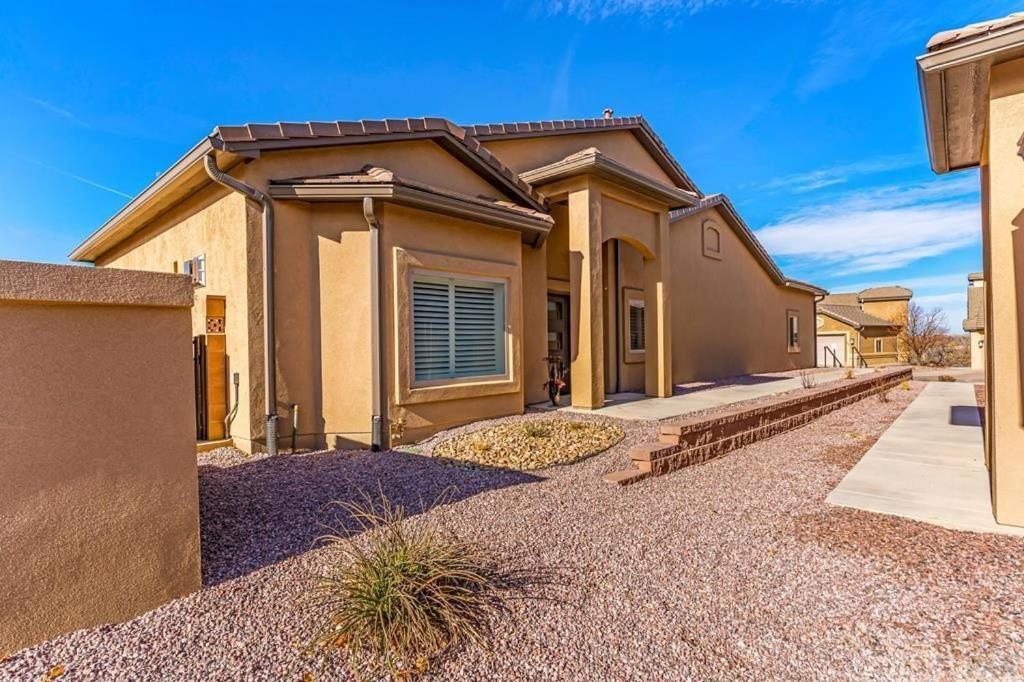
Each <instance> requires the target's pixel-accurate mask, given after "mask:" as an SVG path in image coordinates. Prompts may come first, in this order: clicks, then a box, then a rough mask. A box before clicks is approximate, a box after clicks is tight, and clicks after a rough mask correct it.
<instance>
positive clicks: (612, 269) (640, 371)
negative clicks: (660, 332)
mask: <svg viewBox="0 0 1024 682" xmlns="http://www.w3.org/2000/svg"><path fill="white" fill-rule="evenodd" d="M652 257H653V254H651V253H650V251H649V250H648V249H647V248H645V247H644V246H643V245H642V244H639V243H637V242H635V241H632V240H629V239H619V238H612V239H608V240H607V241H605V242H604V243H603V244H602V246H601V258H602V263H601V264H602V268H601V276H602V289H603V294H604V295H603V300H602V304H603V312H604V316H603V317H604V338H603V343H604V377H605V387H604V388H605V392H606V393H609V394H614V393H645V392H646V389H647V386H646V371H645V361H646V353H647V341H648V337H647V329H646V327H647V304H646V283H645V279H646V276H645V272H644V270H645V262H646V261H649V260H652Z"/></svg>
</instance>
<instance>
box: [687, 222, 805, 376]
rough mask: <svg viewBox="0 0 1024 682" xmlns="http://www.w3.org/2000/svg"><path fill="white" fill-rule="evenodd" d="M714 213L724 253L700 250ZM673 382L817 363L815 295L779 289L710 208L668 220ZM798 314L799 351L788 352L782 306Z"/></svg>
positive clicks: (779, 369) (784, 309)
mask: <svg viewBox="0 0 1024 682" xmlns="http://www.w3.org/2000/svg"><path fill="white" fill-rule="evenodd" d="M709 218H710V219H713V220H714V221H715V223H716V224H717V225H718V227H719V228H720V233H721V236H722V259H721V260H716V259H713V258H709V257H707V256H705V255H704V253H703V248H702V234H701V224H702V222H703V221H704V220H706V219H709ZM670 230H671V241H672V273H673V280H672V293H671V296H672V306H673V307H672V321H673V332H672V341H673V350H672V358H673V371H672V375H673V381H674V382H675V383H677V384H678V383H685V382H689V381H694V380H700V379H711V378H716V377H725V376H734V375H738V374H750V373H752V372H770V371H781V370H789V369H794V368H801V367H813V366H814V364H815V358H814V355H815V341H814V326H815V316H814V296H813V295H812V294H810V293H808V292H803V291H798V290H795V289H787V288H782V287H779V286H778V285H776V284H775V283H774V282H773V281H772V280H771V278H770V277H769V276H768V274H767V272H765V270H764V269H763V268H762V267H761V265H760V264H759V263H758V262H757V260H756V259H755V258H754V257H753V255H751V253H750V252H749V251H748V250H747V248H746V246H745V245H744V244H743V242H741V241H740V240H739V238H738V237H737V236H736V234H735V233H734V232H733V230H732V229H731V228H730V227H729V224H728V223H727V222H726V220H725V219H724V218H723V217H722V216H721V215H720V214H719V213H718V211H717V210H716V209H709V210H708V211H703V212H701V213H699V214H697V215H693V216H688V217H686V218H683V219H681V220H678V221H675V222H673V223H672V225H671V227H670ZM790 309H793V310H797V311H798V313H799V319H800V322H799V332H800V352H798V353H790V352H788V350H787V329H786V324H787V322H786V311H787V310H790Z"/></svg>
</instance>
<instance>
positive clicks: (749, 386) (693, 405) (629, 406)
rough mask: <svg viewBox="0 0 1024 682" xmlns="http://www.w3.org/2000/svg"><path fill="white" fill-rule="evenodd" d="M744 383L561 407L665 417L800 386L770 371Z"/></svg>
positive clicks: (824, 378)
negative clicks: (592, 406)
mask: <svg viewBox="0 0 1024 682" xmlns="http://www.w3.org/2000/svg"><path fill="white" fill-rule="evenodd" d="M871 371H872V370H869V369H856V370H854V373H855V374H856V375H858V376H859V375H861V374H869V373H870V372H871ZM845 375H846V370H845V369H840V370H837V371H831V372H821V371H818V372H815V373H814V379H815V381H816V382H817V384H819V385H820V384H824V383H826V382H829V381H835V380H836V379H839V378H842V377H843V376H845ZM746 379H747V380H748V383H743V384H736V385H731V386H719V387H717V388H706V389H698V390H694V391H691V392H689V393H685V394H683V395H674V396H672V397H671V398H648V397H647V396H645V395H644V394H643V393H616V394H613V395H609V396H607V397H606V399H605V406H604V407H601V408H598V409H596V410H580V409H577V408H574V407H562V408H558V409H559V410H565V411H567V412H585V413H587V414H600V415H603V416H606V417H616V418H618V419H668V418H669V417H678V416H680V415H684V414H688V413H690V412H697V411H698V410H705V409H707V408H709V407H720V406H722V405H731V404H732V403H738V402H742V401H744V400H750V399H752V398H760V397H762V396H767V395H775V394H776V393H784V392H786V391H792V390H794V389H797V388H800V387H801V384H800V377H798V376H797V377H779V376H773V375H771V374H753V375H751V376H750V377H746Z"/></svg>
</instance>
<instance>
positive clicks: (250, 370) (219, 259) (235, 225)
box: [96, 185, 263, 451]
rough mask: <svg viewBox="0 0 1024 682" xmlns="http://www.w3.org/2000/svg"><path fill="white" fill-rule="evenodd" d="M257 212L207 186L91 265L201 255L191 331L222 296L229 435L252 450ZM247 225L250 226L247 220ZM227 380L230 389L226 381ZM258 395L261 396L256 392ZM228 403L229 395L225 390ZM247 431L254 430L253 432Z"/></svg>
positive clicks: (158, 266) (258, 362)
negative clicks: (202, 279)
mask: <svg viewBox="0 0 1024 682" xmlns="http://www.w3.org/2000/svg"><path fill="white" fill-rule="evenodd" d="M251 213H258V211H254V210H253V209H252V208H251V207H249V206H247V204H246V200H245V199H244V198H243V197H242V196H241V195H240V194H236V193H233V192H228V190H226V189H224V188H221V187H219V186H215V185H211V186H208V187H206V188H204V189H203V190H200V191H199V192H197V193H196V194H194V195H193V196H192V197H190V198H189V199H188V200H187V201H185V202H183V203H181V204H178V205H177V206H175V207H174V208H172V209H171V210H169V211H167V212H165V213H163V214H162V215H160V216H159V217H158V218H157V219H155V220H154V221H153V222H151V223H150V224H148V225H146V226H145V227H144V228H143V229H141V230H139V231H138V232H137V233H136V234H135V235H133V236H132V237H131V238H130V239H128V240H127V241H125V242H124V243H122V244H120V245H118V246H117V247H116V248H115V249H114V250H112V251H110V252H108V253H106V254H104V255H103V256H102V257H101V258H99V259H97V261H96V265H98V266H103V267H111V268H125V269H130V270H146V271H150V272H174V271H175V268H177V270H178V271H180V270H181V269H182V263H183V262H184V261H185V260H188V259H190V258H193V257H195V256H198V255H201V254H202V255H205V256H206V286H204V287H199V288H197V289H196V305H195V306H194V307H193V309H192V334H193V335H197V334H203V333H205V331H206V317H205V316H206V310H205V305H204V302H205V298H206V297H207V296H223V297H224V302H225V324H226V326H225V344H226V353H227V362H226V364H227V372H226V373H227V376H228V378H230V377H231V375H232V374H234V373H235V372H237V373H238V375H239V401H238V402H239V405H238V408H237V410H236V412H235V416H234V418H233V419H232V421H231V424H230V434H229V435H230V436H231V437H232V438H234V440H235V444H236V445H238V446H239V447H241V448H243V449H244V450H247V451H251V450H252V438H254V437H258V436H259V435H261V434H262V429H263V425H262V421H261V418H260V415H261V414H262V411H263V410H262V405H261V401H262V398H260V399H259V400H254V397H253V389H254V388H255V387H256V386H257V385H261V384H262V372H263V359H262V356H261V355H260V353H259V352H255V350H256V348H257V346H255V345H254V344H256V343H258V344H259V346H258V348H262V338H261V334H262V326H261V325H260V323H259V320H261V319H262V315H260V316H259V317H255V318H254V317H253V316H252V313H253V312H254V311H259V310H260V305H261V300H262V299H261V297H262V294H261V289H260V287H261V280H260V269H259V263H260V243H261V242H260V239H259V238H260V233H259V231H258V230H259V226H258V219H259V217H258V215H255V216H252V215H250V214H251ZM250 223H251V224H250ZM226 383H227V386H228V388H229V390H233V389H232V388H231V382H230V380H228V381H227V382H226ZM259 395H262V393H260V394H259ZM227 401H228V408H229V409H230V408H231V406H232V404H233V402H234V396H233V395H230V396H227ZM254 430H255V431H256V433H255V434H254Z"/></svg>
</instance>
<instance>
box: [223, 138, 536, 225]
mask: <svg viewBox="0 0 1024 682" xmlns="http://www.w3.org/2000/svg"><path fill="white" fill-rule="evenodd" d="M422 133H436V134H444V135H448V136H450V137H451V138H452V139H454V140H456V141H458V142H459V143H460V144H461V146H462V147H463V148H464V149H467V150H469V152H470V154H471V155H472V156H473V157H476V158H477V159H479V160H480V161H481V162H482V163H483V165H485V166H486V167H488V168H489V169H491V170H492V171H493V172H495V173H497V174H498V175H499V176H501V177H502V178H503V179H504V180H505V182H507V183H508V184H509V185H511V186H512V187H514V188H515V189H516V190H517V191H518V193H519V194H520V195H521V196H522V197H524V198H526V199H528V201H529V203H530V205H531V207H532V208H534V209H542V208H544V200H543V198H542V197H541V196H540V195H539V194H537V193H536V192H535V191H534V190H533V188H532V187H530V185H529V184H528V183H526V182H524V181H523V180H522V179H521V178H520V177H519V175H518V174H516V173H515V172H513V171H512V170H511V169H510V168H508V167H507V166H506V165H505V164H503V163H502V162H501V160H500V159H498V158H497V157H496V156H494V155H493V154H491V153H490V152H489V151H488V150H487V149H485V148H484V147H483V145H481V144H480V142H479V141H478V140H476V139H475V137H473V136H472V135H469V134H467V132H466V130H465V129H463V128H461V127H460V126H457V125H455V124H454V123H452V122H451V121H449V120H447V119H444V118H389V119H384V120H381V121H373V120H360V121H330V122H326V121H308V122H304V123H246V124H244V125H234V126H217V127H216V128H214V130H213V133H212V134H211V135H210V138H211V139H213V140H215V141H219V142H220V143H221V146H222V147H224V148H225V149H227V151H232V147H233V146H237V145H243V146H244V145H248V144H256V145H259V143H270V144H272V145H274V146H281V147H288V146H290V145H289V143H290V142H293V141H294V142H296V143H297V144H296V146H298V143H300V142H301V141H303V140H313V139H316V138H345V137H365V136H370V135H403V134H404V135H416V134H422Z"/></svg>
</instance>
